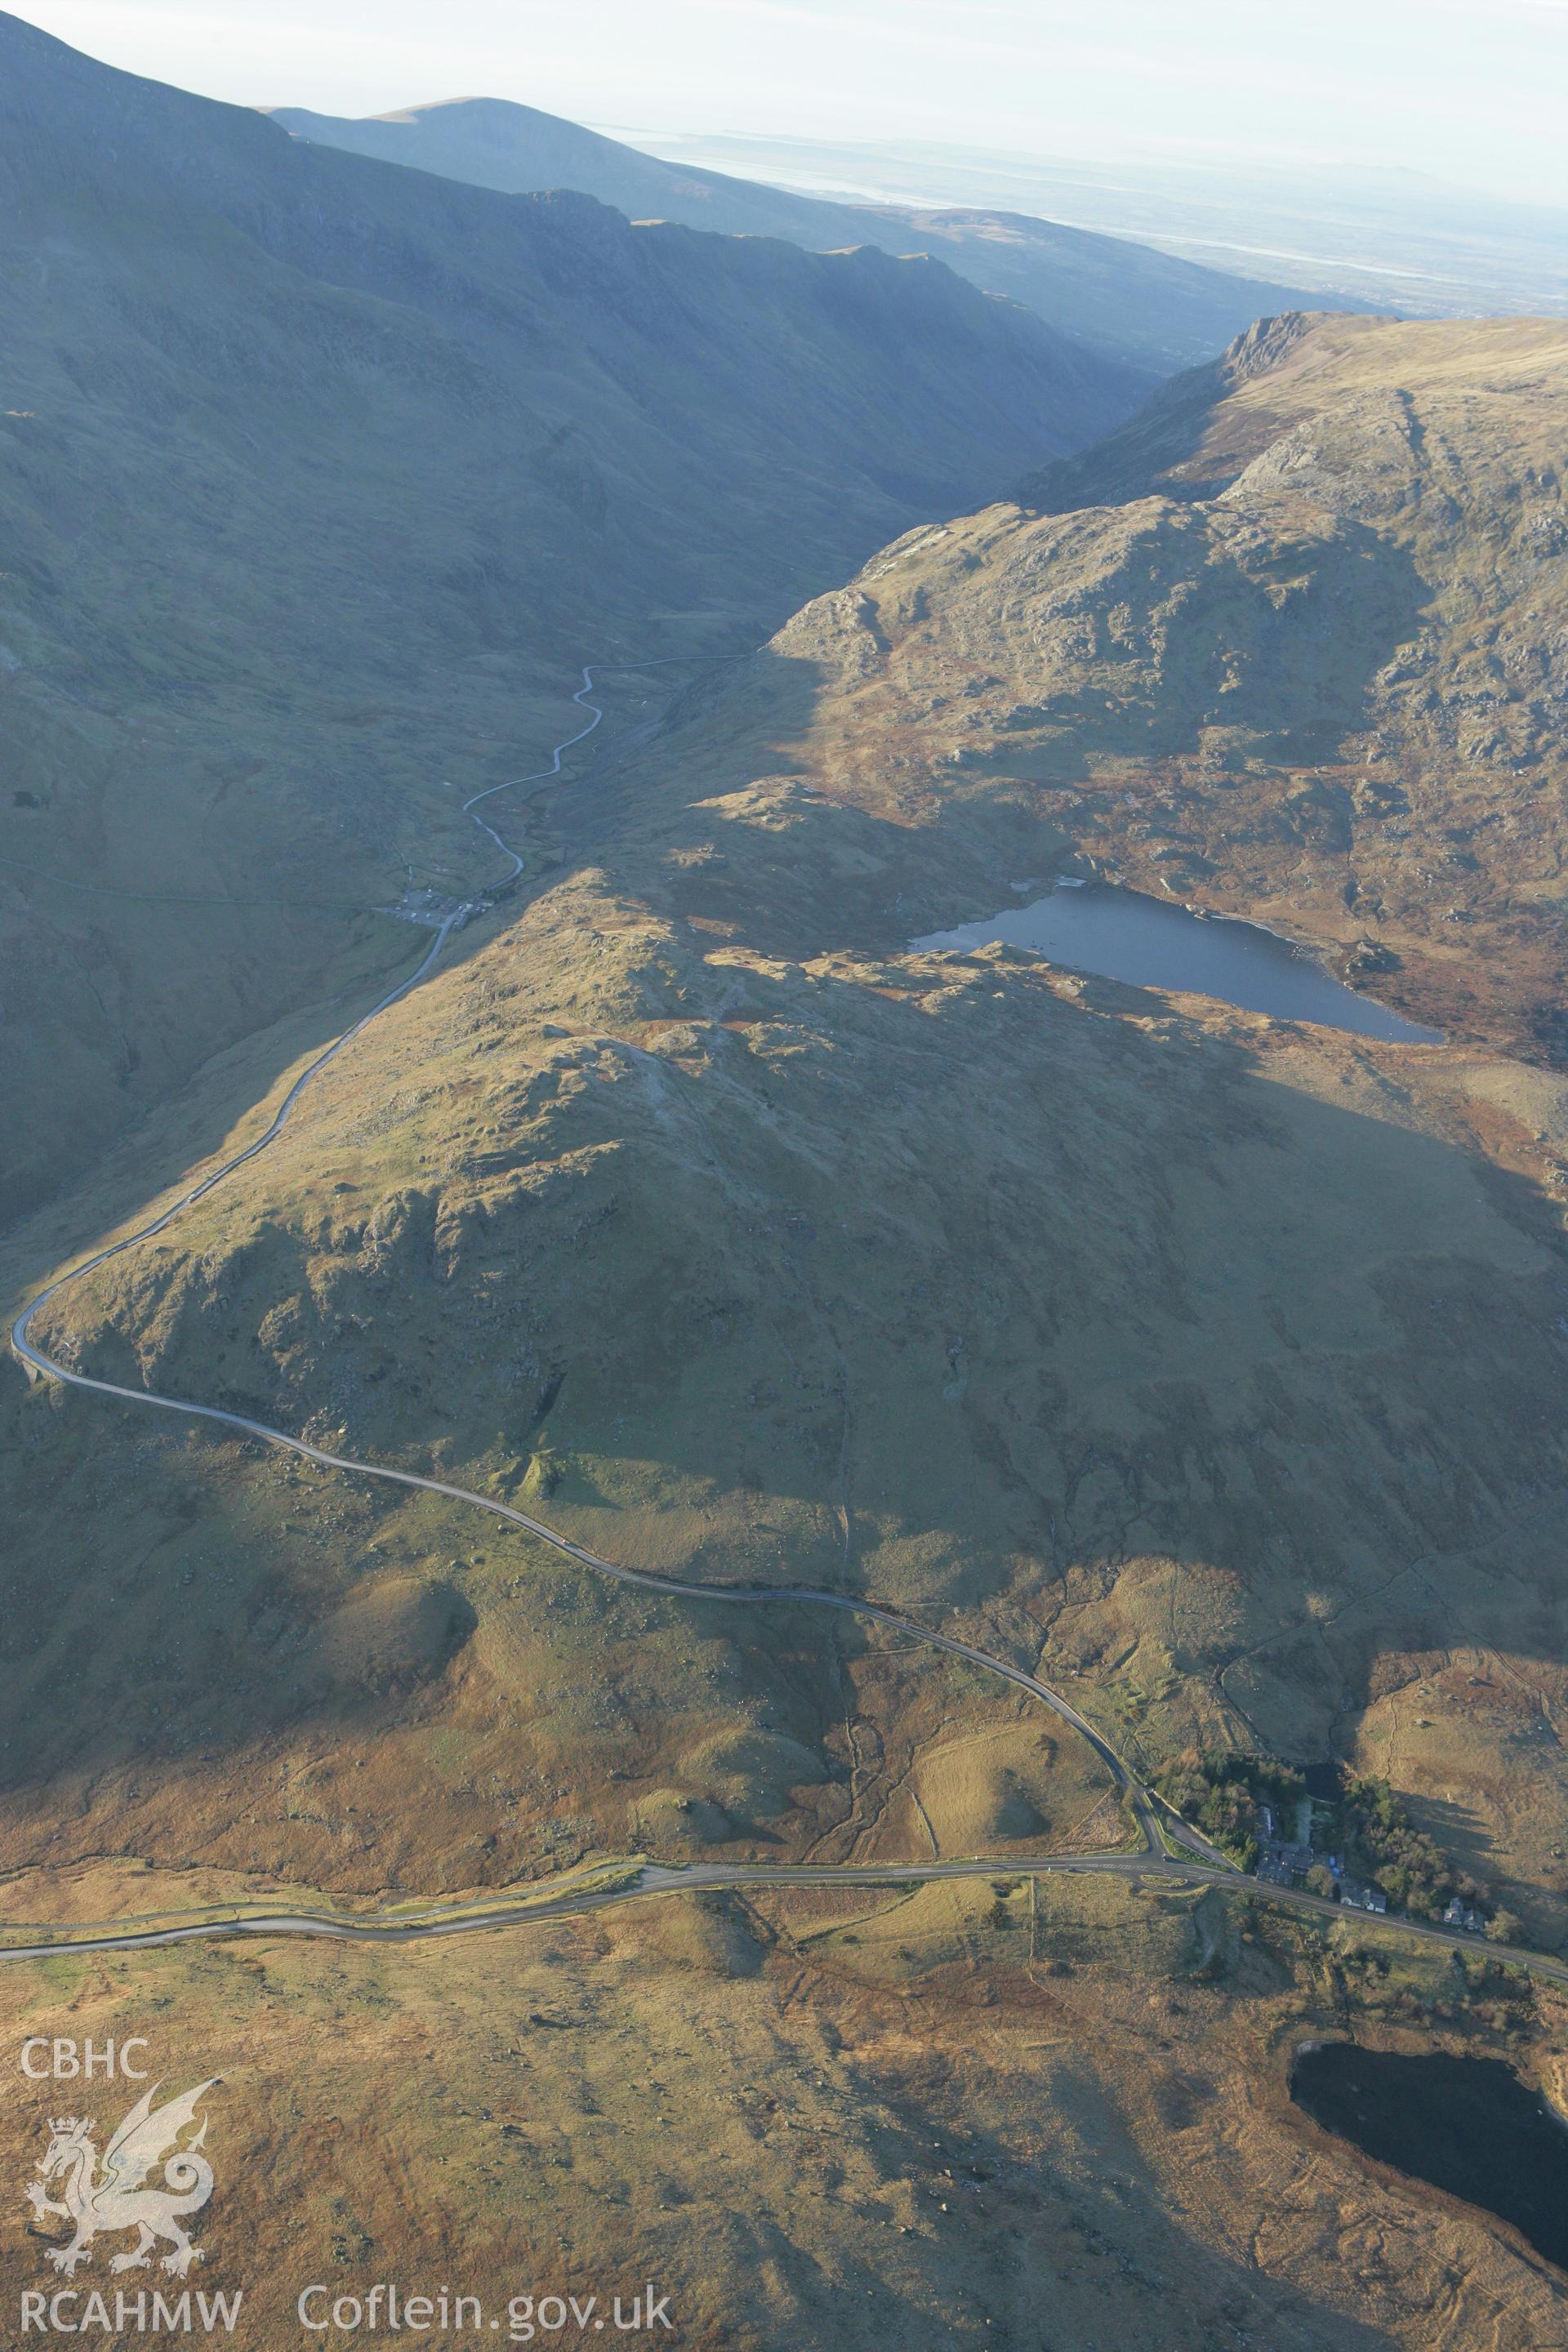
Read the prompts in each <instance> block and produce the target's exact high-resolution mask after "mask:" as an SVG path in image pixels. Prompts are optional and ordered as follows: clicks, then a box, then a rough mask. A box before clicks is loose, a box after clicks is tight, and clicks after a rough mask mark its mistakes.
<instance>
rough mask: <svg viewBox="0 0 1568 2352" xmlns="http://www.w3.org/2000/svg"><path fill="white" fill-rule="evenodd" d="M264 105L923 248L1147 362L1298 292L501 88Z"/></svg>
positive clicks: (458, 154)
mask: <svg viewBox="0 0 1568 2352" xmlns="http://www.w3.org/2000/svg"><path fill="white" fill-rule="evenodd" d="M268 112H269V113H270V116H271V119H272V121H274V122H277V123H280V124H281V125H282V126H283V128H284V129H285V130H287V131H290V132H292V134H293V135H294V136H295V137H296V138H299V139H305V140H310V141H312V142H315V143H316V144H318V145H321V146H326V147H338V148H342V149H345V150H346V151H347V152H350V153H353V154H358V155H374V156H377V157H379V158H380V159H381V160H382V161H383V162H384V163H402V164H406V165H411V166H413V167H415V168H416V169H417V170H419V171H423V172H437V173H441V174H442V175H443V176H444V177H445V178H447V179H452V180H468V181H471V182H473V183H474V184H476V185H478V186H479V187H487V188H500V189H505V190H508V191H510V192H512V193H516V194H521V193H524V192H527V191H529V190H534V189H540V188H557V187H565V188H581V189H584V190H585V191H586V193H587V194H589V195H594V196H597V197H599V198H600V199H601V201H602V202H603V203H605V204H607V205H616V208H617V209H618V210H619V211H621V212H624V213H628V214H630V215H631V216H632V217H633V218H634V219H639V218H658V219H661V220H670V221H681V222H684V223H685V225H686V226H688V227H689V228H706V229H720V230H724V231H726V232H730V233H732V234H738V235H744V236H775V237H784V238H787V240H788V241H789V242H790V243H791V244H792V245H802V246H805V247H809V248H810V249H811V250H812V251H814V252H817V253H822V252H828V251H832V250H834V249H836V248H838V247H846V246H855V245H874V246H879V247H881V248H882V250H883V251H884V252H888V253H893V254H900V255H903V254H908V253H911V252H914V253H926V254H930V255H931V256H933V257H936V258H938V259H941V260H942V261H945V262H947V263H948V264H949V266H950V267H951V268H953V269H956V270H957V271H958V273H959V274H960V276H961V277H963V278H968V279H970V280H971V282H972V283H973V284H974V285H976V286H980V287H984V289H986V291H987V292H989V293H993V294H1005V295H1009V296H1011V297H1012V298H1013V299H1015V300H1016V301H1020V302H1026V303H1027V304H1028V305H1029V306H1030V308H1031V309H1032V310H1037V311H1038V312H1039V314H1040V315H1041V317H1042V318H1047V319H1049V320H1051V322H1052V323H1053V325H1055V326H1057V327H1059V328H1060V329H1061V330H1062V331H1063V332H1064V333H1066V334H1070V335H1073V336H1076V337H1077V338H1078V339H1079V341H1083V342H1086V343H1089V344H1092V345H1093V346H1094V347H1095V348H1096V349H1098V350H1100V351H1102V352H1106V353H1108V354H1109V355H1110V356H1111V357H1113V358H1115V359H1118V360H1120V361H1121V362H1123V363H1125V364H1128V365H1131V366H1134V367H1137V368H1141V369H1144V370H1147V371H1148V372H1149V373H1152V374H1157V375H1168V374H1170V373H1172V372H1173V370H1174V369H1177V368H1183V367H1189V366H1191V365H1193V364H1194V362H1196V361H1199V360H1202V359H1205V358H1207V356H1208V355H1209V353H1210V352H1215V351H1217V350H1218V349H1219V348H1220V347H1221V345H1222V344H1225V343H1227V342H1229V341H1230V340H1231V338H1232V337H1233V336H1234V335H1237V334H1238V333H1239V332H1241V331H1242V330H1243V329H1244V328H1245V327H1246V326H1247V323H1248V322H1249V321H1250V320H1253V319H1257V318H1260V317H1262V316H1263V315H1264V314H1265V313H1266V312H1270V311H1276V310H1290V309H1293V308H1298V307H1300V304H1301V303H1303V302H1304V301H1305V300H1306V299H1308V298H1307V297H1306V296H1304V295H1303V294H1302V293H1301V292H1300V290H1299V289H1297V290H1292V289H1290V288H1289V287H1285V286H1279V285H1273V284H1270V283H1267V282H1265V281H1262V280H1259V279H1256V278H1240V277H1237V278H1233V277H1231V276H1229V275H1228V274H1227V273H1226V272H1225V271H1223V270H1216V269H1205V268H1200V267H1199V266H1198V265H1197V264H1195V263H1194V262H1191V261H1183V260H1178V259H1176V258H1175V257H1173V256H1171V255H1169V254H1163V253H1157V252H1155V251H1154V250H1153V249H1152V247H1149V246H1144V245H1137V244H1134V243H1133V242H1131V240H1130V239H1128V238H1124V237H1116V236H1099V235H1097V234H1095V232H1093V231H1092V230H1088V229H1077V228H1066V227H1064V226H1062V225H1061V224H1060V223H1059V222H1057V221H1047V220H1037V219H1034V218H1032V217H1030V216H1029V215H1026V214H1023V213H1010V212H994V211H985V210H979V209H976V208H974V207H972V206H962V205H961V206H945V207H944V206H938V205H926V206H920V205H855V204H846V203H839V202H832V201H828V200H826V199H824V198H821V197H816V196H803V195H797V194H793V193H792V192H791V191H789V190H787V189H784V188H771V187H764V186H762V185H760V184H758V183H757V182H755V181H752V180H739V179H732V178H731V177H730V175H729V174H728V173H723V172H713V171H708V170H706V169H704V168H702V167H700V166H698V165H695V164H687V163H665V162H662V161H661V160H660V159H659V158H658V156H654V155H645V154H643V153H642V152H640V151H639V150H638V149H637V148H635V147H627V146H624V145H623V144H622V143H621V142H620V141H619V140H616V139H606V138H604V137H603V136H602V135H601V134H600V133H599V132H597V131H588V130H584V128H583V126H582V125H581V124H580V123H575V122H568V121H563V119H562V118H561V117H560V116H559V115H554V114H543V113H541V111H540V110H539V109H538V108H537V107H532V106H518V105H515V104H513V103H512V102H511V101H510V100H504V99H496V98H458V99H449V100H445V101H444V102H442V103H440V104H437V105H434V106H410V107H405V108H403V109H401V110H399V111H397V112H396V113H393V114H380V115H372V116H369V117H367V118H365V119H363V120H360V121H352V120H347V119H345V118H343V117H342V116H337V115H328V114H312V113H311V112H310V111H309V110H308V109H306V108H304V107H294V106H279V107H273V108H270V109H269V110H268ZM1352 307H1353V306H1352Z"/></svg>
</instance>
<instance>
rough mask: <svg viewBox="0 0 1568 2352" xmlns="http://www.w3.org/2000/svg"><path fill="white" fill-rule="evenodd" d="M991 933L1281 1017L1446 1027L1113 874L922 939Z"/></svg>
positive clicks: (1366, 1025)
mask: <svg viewBox="0 0 1568 2352" xmlns="http://www.w3.org/2000/svg"><path fill="white" fill-rule="evenodd" d="M991 940H1005V942H1006V944H1007V945H1008V946H1010V947H1016V948H1027V949H1029V950H1031V952H1032V953H1034V954H1036V955H1040V956H1046V957H1048V958H1049V960H1050V961H1051V962H1052V963H1058V964H1066V965H1068V966H1069V967H1070V968H1072V969H1073V970H1075V971H1089V972H1097V973H1099V975H1100V978H1101V979H1104V980H1120V981H1124V982H1127V984H1128V985H1129V986H1131V987H1133V988H1166V989H1175V990H1179V991H1182V992H1184V993H1186V994H1189V995H1193V996H1214V997H1217V998H1218V999H1219V1001H1220V1002H1221V1003H1223V1004H1236V1005H1239V1006H1240V1007H1241V1008H1242V1009H1243V1011H1245V1012H1247V1013H1268V1015H1269V1017H1270V1018H1271V1019H1272V1020H1275V1021H1313V1022H1317V1023H1319V1024H1321V1026H1323V1027H1324V1028H1329V1029H1352V1030H1354V1031H1355V1032H1356V1033H1357V1034H1358V1035H1360V1036H1363V1037H1381V1038H1384V1039H1385V1040H1386V1041H1388V1042H1389V1043H1391V1044H1396V1045H1441V1044H1442V1042H1443V1033H1442V1031H1441V1030H1440V1029H1423V1028H1422V1027H1421V1026H1420V1025H1419V1024H1418V1023H1416V1022H1414V1021H1406V1020H1404V1019H1403V1018H1402V1017H1401V1016H1400V1014H1399V1013H1391V1012H1390V1011H1389V1009H1388V1007H1387V1005H1386V1004H1378V1003H1374V1002H1373V999H1372V998H1371V997H1367V996H1358V995H1357V994H1356V992H1355V991H1354V990H1353V989H1351V988H1346V987H1345V986H1344V985H1343V983H1342V982H1340V981H1337V980H1335V979H1334V977H1333V975H1332V973H1331V972H1329V971H1325V970H1324V968H1323V966H1322V965H1321V963H1320V962H1319V961H1318V959H1317V957H1316V956H1315V955H1314V954H1313V953H1312V952H1311V950H1310V949H1308V948H1300V947H1296V946H1295V945H1293V943H1292V942H1291V941H1290V940H1282V939H1280V938H1279V937H1278V935H1277V934H1276V933H1275V932H1273V931H1266V930H1264V929H1261V928H1260V926H1259V925H1258V924H1257V923H1243V922H1237V921H1234V920H1233V919H1231V918H1230V917H1228V916H1224V915H1194V914H1193V913H1191V912H1190V910H1189V909H1188V908H1185V907H1179V906H1176V905H1173V904H1169V903H1167V902H1166V901H1165V900H1164V899H1162V898H1149V897H1147V896H1146V895H1145V894H1144V893H1143V892H1142V891H1141V890H1123V889H1121V888H1119V887H1116V886H1115V885H1114V884H1111V883H1109V882H1081V883H1075V882H1073V881H1070V880H1068V881H1061V882H1058V885H1057V887H1056V888H1055V889H1054V890H1053V891H1052V892H1051V894H1050V896H1049V897H1048V898H1036V899H1035V900H1034V901H1033V902H1032V903H1031V904H1030V905H1028V906H1026V907H1005V908H1003V910H1002V912H1001V913H1000V914H999V915H990V916H986V917H984V918H983V919H982V920H981V921H979V922H977V923H961V924H960V925H959V926H958V928H957V929H955V930H951V931H932V932H931V933H930V934H929V936H928V937H927V938H925V939H922V940H913V941H911V945H912V946H914V947H916V948H978V947H984V946H985V945H987V944H988V942H990V941H991Z"/></svg>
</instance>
